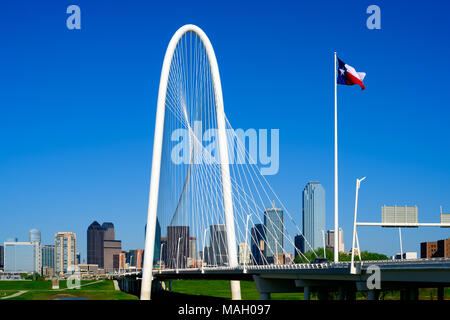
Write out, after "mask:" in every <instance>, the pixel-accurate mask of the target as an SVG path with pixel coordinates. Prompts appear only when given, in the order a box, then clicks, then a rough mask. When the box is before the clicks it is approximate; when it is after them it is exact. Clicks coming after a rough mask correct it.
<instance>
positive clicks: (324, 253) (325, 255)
mask: <svg viewBox="0 0 450 320" xmlns="http://www.w3.org/2000/svg"><path fill="white" fill-rule="evenodd" d="M320 231H322V237H323V257H324V258H325V259H326V258H327V253H326V252H325V231H324V230H323V229H320Z"/></svg>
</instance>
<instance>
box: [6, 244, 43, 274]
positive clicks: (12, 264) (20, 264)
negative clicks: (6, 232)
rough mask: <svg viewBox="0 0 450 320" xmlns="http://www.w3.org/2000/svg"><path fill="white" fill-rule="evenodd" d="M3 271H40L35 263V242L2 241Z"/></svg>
mask: <svg viewBox="0 0 450 320" xmlns="http://www.w3.org/2000/svg"><path fill="white" fill-rule="evenodd" d="M4 254H5V257H4V264H5V265H4V270H5V272H23V273H40V272H41V271H40V270H39V269H38V268H39V266H38V265H37V264H36V261H37V260H36V242H29V241H26V242H17V241H13V242H8V241H6V242H4Z"/></svg>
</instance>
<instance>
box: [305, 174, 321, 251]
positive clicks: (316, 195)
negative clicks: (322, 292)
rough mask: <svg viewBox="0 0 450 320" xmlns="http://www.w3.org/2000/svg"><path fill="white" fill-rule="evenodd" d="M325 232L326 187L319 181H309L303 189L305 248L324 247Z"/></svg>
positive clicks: (306, 249) (307, 249) (308, 249)
mask: <svg viewBox="0 0 450 320" xmlns="http://www.w3.org/2000/svg"><path fill="white" fill-rule="evenodd" d="M322 230H323V231H324V232H325V189H324V188H323V187H322V185H321V184H320V183H319V182H308V184H307V185H306V187H305V189H303V235H304V240H305V242H304V250H305V251H310V250H313V249H314V250H315V249H317V248H320V247H323V235H322Z"/></svg>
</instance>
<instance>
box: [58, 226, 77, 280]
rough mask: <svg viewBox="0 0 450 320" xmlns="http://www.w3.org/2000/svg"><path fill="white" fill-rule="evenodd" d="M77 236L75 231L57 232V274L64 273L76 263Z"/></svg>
mask: <svg viewBox="0 0 450 320" xmlns="http://www.w3.org/2000/svg"><path fill="white" fill-rule="evenodd" d="M76 253H77V236H76V234H75V233H73V232H58V233H57V234H55V274H56V275H60V276H62V275H64V274H66V273H67V271H68V269H69V268H70V267H71V266H73V265H76Z"/></svg>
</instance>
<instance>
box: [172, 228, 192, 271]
mask: <svg viewBox="0 0 450 320" xmlns="http://www.w3.org/2000/svg"><path fill="white" fill-rule="evenodd" d="M188 256H189V226H168V227H167V267H168V268H171V269H175V268H177V267H178V268H185V267H186V264H187V258H188Z"/></svg>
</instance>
